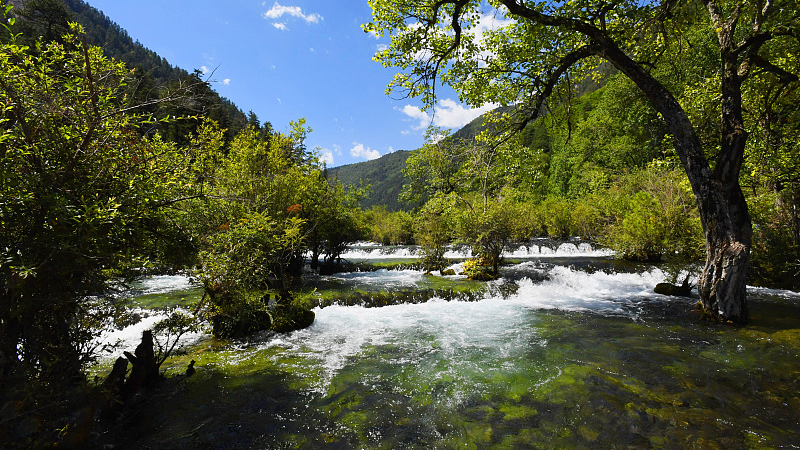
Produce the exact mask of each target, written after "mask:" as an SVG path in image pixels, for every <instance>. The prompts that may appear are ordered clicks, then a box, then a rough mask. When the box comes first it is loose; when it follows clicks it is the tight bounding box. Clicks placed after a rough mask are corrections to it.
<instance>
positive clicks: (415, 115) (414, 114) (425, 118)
mask: <svg viewBox="0 0 800 450" xmlns="http://www.w3.org/2000/svg"><path fill="white" fill-rule="evenodd" d="M400 112H402V113H403V114H405V115H407V116H408V117H410V118H412V119H413V120H418V121H419V125H417V126H415V127H413V128H414V129H415V130H421V129H423V128H426V127H427V126H428V125H430V124H431V116H430V115H428V113H426V112H425V111H423V110H421V109H420V108H419V107H418V106H412V105H406V106H403V107H402V108H401V109H400Z"/></svg>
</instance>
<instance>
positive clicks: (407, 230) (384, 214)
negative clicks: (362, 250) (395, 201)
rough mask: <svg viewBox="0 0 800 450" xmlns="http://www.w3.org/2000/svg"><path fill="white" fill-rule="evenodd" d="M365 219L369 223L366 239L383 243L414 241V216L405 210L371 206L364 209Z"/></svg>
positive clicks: (404, 243)
mask: <svg viewBox="0 0 800 450" xmlns="http://www.w3.org/2000/svg"><path fill="white" fill-rule="evenodd" d="M364 219H365V221H366V222H367V223H369V224H370V230H369V234H368V239H370V240H372V241H374V242H378V243H380V244H383V245H410V244H413V243H414V227H413V225H414V218H413V216H412V215H411V214H410V213H408V212H406V211H395V212H390V211H387V209H386V208H384V207H383V206H373V207H372V208H371V209H369V210H367V211H365V217H364Z"/></svg>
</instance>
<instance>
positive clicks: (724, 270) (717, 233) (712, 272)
mask: <svg viewBox="0 0 800 450" xmlns="http://www.w3.org/2000/svg"><path fill="white" fill-rule="evenodd" d="M731 190H734V191H735V192H728V194H727V195H721V196H719V197H720V198H719V199H718V201H716V202H714V203H711V204H706V205H705V212H704V214H703V227H704V229H705V235H706V264H705V268H704V269H703V273H702V274H701V275H700V279H699V280H698V281H697V291H698V293H699V294H700V301H701V302H702V306H703V310H704V312H705V313H706V314H707V315H708V317H710V318H712V319H715V320H718V321H724V322H733V323H739V324H744V323H747V320H748V316H747V300H746V299H747V293H746V280H747V269H748V267H749V262H750V246H751V243H752V235H753V232H752V227H751V222H750V217H749V215H748V214H747V204H746V203H745V200H744V196H743V195H742V192H741V190H740V189H739V186H738V184H737V185H736V186H735V187H734V186H732V187H731ZM701 211H702V210H701Z"/></svg>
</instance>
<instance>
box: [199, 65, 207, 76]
mask: <svg viewBox="0 0 800 450" xmlns="http://www.w3.org/2000/svg"><path fill="white" fill-rule="evenodd" d="M200 71H201V72H203V75H205V74H207V73H208V71H209V68H208V66H200Z"/></svg>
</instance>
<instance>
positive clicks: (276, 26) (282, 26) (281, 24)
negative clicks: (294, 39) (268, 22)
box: [272, 22, 287, 31]
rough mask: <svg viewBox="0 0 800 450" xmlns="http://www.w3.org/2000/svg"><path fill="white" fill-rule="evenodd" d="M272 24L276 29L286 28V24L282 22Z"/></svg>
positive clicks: (282, 29)
mask: <svg viewBox="0 0 800 450" xmlns="http://www.w3.org/2000/svg"><path fill="white" fill-rule="evenodd" d="M272 26H273V27H275V28H277V29H279V30H281V31H284V30H286V29H287V28H286V24H285V23H283V22H275V23H273V24H272Z"/></svg>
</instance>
